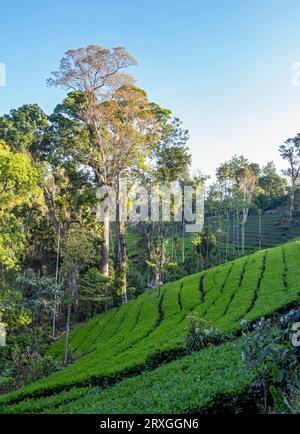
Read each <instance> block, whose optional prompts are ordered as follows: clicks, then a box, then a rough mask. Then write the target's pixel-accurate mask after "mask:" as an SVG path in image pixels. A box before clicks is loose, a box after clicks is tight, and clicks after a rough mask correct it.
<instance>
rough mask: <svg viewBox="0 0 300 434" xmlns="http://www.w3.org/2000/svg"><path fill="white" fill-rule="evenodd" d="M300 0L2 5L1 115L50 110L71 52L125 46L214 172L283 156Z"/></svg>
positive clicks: (298, 49)
mask: <svg viewBox="0 0 300 434" xmlns="http://www.w3.org/2000/svg"><path fill="white" fill-rule="evenodd" d="M299 19H300V1H299V0H285V1H283V0H280V1H279V0H260V1H258V0H248V1H246V0H207V1H204V0H152V1H145V0H123V1H121V0H114V1H104V0H85V1H79V0H60V1H58V0H51V1H50V0H43V1H37V0H27V1H21V0H17V1H14V2H5V3H4V2H1V4H0V62H2V63H5V65H6V71H7V85H6V87H0V114H3V113H7V112H8V111H9V110H10V109H12V108H16V107H18V106H20V105H22V104H24V103H33V102H36V103H38V104H39V105H40V106H41V107H42V108H43V109H44V110H45V111H46V112H47V113H50V112H51V110H52V109H53V108H54V106H55V105H56V104H57V103H58V102H59V101H60V100H61V99H62V98H63V97H64V95H65V92H64V91H60V90H56V89H48V88H47V87H46V84H45V82H46V79H47V78H48V77H49V75H50V72H51V71H52V70H55V69H56V68H57V66H58V64H59V60H60V58H61V57H62V55H63V53H64V52H65V51H66V50H67V49H69V48H78V47H81V46H86V45H88V44H91V43H94V44H99V45H102V46H104V47H107V48H109V47H114V46H124V47H126V49H127V50H128V51H129V52H130V53H131V54H132V55H133V56H135V57H136V58H137V59H138V61H139V66H137V67H135V68H133V69H132V71H131V72H132V73H133V74H134V75H135V77H136V80H137V85H138V86H140V87H142V88H143V89H145V90H146V91H147V93H148V95H149V98H150V99H151V100H153V101H156V102H158V103H159V104H161V105H162V106H165V107H167V108H170V109H171V110H172V111H173V113H174V115H176V116H178V117H180V118H181V119H182V120H183V122H184V125H185V126H186V127H187V128H188V129H189V131H190V136H191V140H190V144H189V145H190V149H191V151H192V155H193V168H194V169H197V168H199V169H202V170H203V171H204V172H206V173H209V174H213V173H214V169H215V167H216V166H217V165H218V164H220V163H221V162H222V161H224V160H227V159H229V158H230V157H231V156H232V155H233V154H235V153H237V154H244V155H245V156H246V157H248V158H249V159H251V160H253V161H256V162H259V163H261V164H263V163H265V162H267V161H269V160H274V161H275V162H276V164H277V166H278V167H279V168H282V167H283V164H282V162H281V160H280V157H279V156H278V152H277V148H278V146H279V145H280V144H281V142H282V141H283V140H284V139H286V138H288V137H290V136H293V135H295V134H296V133H298V132H299V131H300V87H295V86H293V85H292V83H291V76H292V72H291V66H292V64H293V63H294V62H297V61H298V62H299V61H300V26H299Z"/></svg>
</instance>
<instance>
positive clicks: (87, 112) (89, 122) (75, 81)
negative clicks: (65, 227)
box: [48, 45, 136, 276]
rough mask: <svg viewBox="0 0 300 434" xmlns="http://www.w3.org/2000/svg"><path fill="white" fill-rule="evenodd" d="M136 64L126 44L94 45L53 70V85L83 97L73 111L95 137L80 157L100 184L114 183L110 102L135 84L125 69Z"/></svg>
mask: <svg viewBox="0 0 300 434" xmlns="http://www.w3.org/2000/svg"><path fill="white" fill-rule="evenodd" d="M135 64H136V60H135V59H134V58H133V57H132V56H130V55H129V54H128V53H127V51H126V50H125V49H124V48H122V47H117V48H114V49H112V50H107V49H105V48H102V47H100V46H97V45H90V46H88V47H86V48H79V49H76V50H69V51H67V52H66V55H65V57H63V59H62V60H61V62H60V67H59V70H58V71H56V72H53V78H50V79H49V80H48V83H49V85H51V86H60V87H63V88H64V89H67V90H71V91H74V92H75V94H74V93H73V96H77V97H79V98H81V104H77V106H76V107H75V109H74V110H73V114H74V116H75V117H76V118H77V119H79V120H80V121H81V122H83V123H84V124H85V125H86V126H87V128H88V129H89V131H90V133H91V134H90V135H91V137H90V146H89V147H87V148H86V147H85V149H82V148H81V150H80V151H81V155H80V157H79V158H80V159H81V160H83V161H82V162H83V163H84V164H88V165H90V166H91V167H92V169H93V170H94V173H95V178H96V181H97V184H98V185H99V186H108V185H110V182H111V163H112V159H111V146H110V141H109V140H108V137H107V120H108V117H107V114H108V113H107V110H106V107H107V104H106V103H108V102H110V100H111V96H112V94H113V93H114V92H116V91H117V90H118V89H120V88H122V87H123V86H124V85H125V84H129V83H132V81H133V80H132V77H131V76H129V75H127V74H125V73H124V72H123V71H122V70H123V69H125V68H127V67H129V66H132V65H135ZM76 93H77V94H76ZM77 102H78V98H77ZM83 148H84V147H83ZM101 271H102V273H103V274H104V275H105V276H107V275H108V273H109V209H108V207H105V209H104V217H103V240H102V263H101Z"/></svg>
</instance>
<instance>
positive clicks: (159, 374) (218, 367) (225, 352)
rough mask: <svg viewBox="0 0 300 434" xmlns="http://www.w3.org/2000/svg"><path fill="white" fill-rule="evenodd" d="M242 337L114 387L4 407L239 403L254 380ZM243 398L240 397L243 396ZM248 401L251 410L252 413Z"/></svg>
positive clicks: (188, 409)
mask: <svg viewBox="0 0 300 434" xmlns="http://www.w3.org/2000/svg"><path fill="white" fill-rule="evenodd" d="M243 339H244V338H239V339H237V340H234V341H233V342H229V343H226V344H222V345H219V346H217V347H212V348H207V349H204V350H202V351H200V352H199V353H195V354H193V355H190V356H185V357H182V358H180V359H178V360H176V361H173V362H170V363H167V364H166V365H163V366H161V367H159V368H157V369H155V370H154V371H150V372H145V373H143V374H141V375H138V376H135V377H133V378H130V379H126V380H123V381H121V382H120V383H118V384H116V385H115V386H112V387H109V388H107V389H104V390H101V389H100V388H97V387H94V388H73V389H71V390H69V391H67V392H62V393H60V394H57V395H53V396H49V397H46V398H40V399H28V400H24V401H21V402H20V403H17V404H12V405H10V406H8V407H6V409H5V411H6V412H7V413H98V414H99V413H194V412H201V411H202V412H203V411H206V412H207V411H209V409H210V408H211V407H213V406H216V405H217V403H218V401H224V397H226V400H227V401H230V398H231V397H233V396H234V398H235V402H238V400H239V397H241V396H242V395H243V394H244V393H245V391H246V390H247V389H248V388H249V386H250V384H251V383H252V382H253V380H254V379H255V377H256V375H258V373H256V372H255V371H254V370H250V369H247V370H246V369H245V366H244V364H243V361H242V358H241V351H242V349H241V347H242V344H243ZM241 401H242V400H241ZM249 410H250V408H249V403H248V402H247V411H249Z"/></svg>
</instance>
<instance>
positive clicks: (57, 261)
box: [52, 224, 60, 338]
mask: <svg viewBox="0 0 300 434" xmlns="http://www.w3.org/2000/svg"><path fill="white" fill-rule="evenodd" d="M59 255H60V224H59V227H58V238H57V253H56V270H55V283H56V285H58V283H59V282H58V281H59ZM57 304H58V300H57V293H56V291H55V294H54V306H53V321H52V337H53V338H55V332H56V316H57V310H58V309H57V307H58V306H57Z"/></svg>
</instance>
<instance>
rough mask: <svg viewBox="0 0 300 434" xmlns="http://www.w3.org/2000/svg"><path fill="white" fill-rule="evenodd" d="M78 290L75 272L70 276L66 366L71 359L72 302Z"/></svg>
mask: <svg viewBox="0 0 300 434" xmlns="http://www.w3.org/2000/svg"><path fill="white" fill-rule="evenodd" d="M75 290H76V273H75V271H73V272H72V273H71V274H70V279H69V300H68V309H67V321H66V335H65V356H64V364H65V365H67V364H68V359H69V334H70V320H71V310H72V302H73V298H74V294H75Z"/></svg>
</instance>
